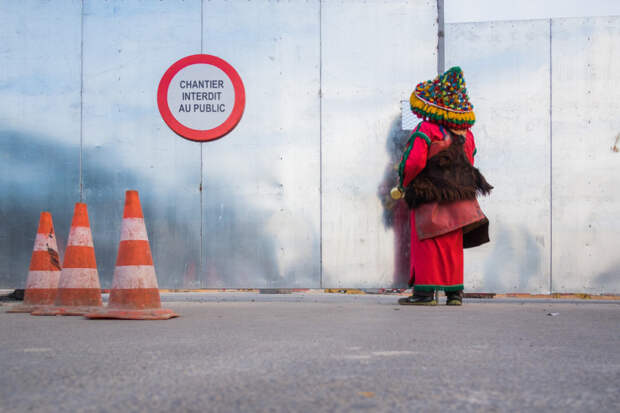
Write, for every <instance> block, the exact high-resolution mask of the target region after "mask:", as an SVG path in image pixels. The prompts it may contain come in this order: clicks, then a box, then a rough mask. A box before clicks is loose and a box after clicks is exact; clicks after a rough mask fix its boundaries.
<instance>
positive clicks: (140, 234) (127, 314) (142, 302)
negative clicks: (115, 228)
mask: <svg viewBox="0 0 620 413" xmlns="http://www.w3.org/2000/svg"><path fill="white" fill-rule="evenodd" d="M86 317H88V318H119V319H125V320H167V319H169V318H173V317H178V315H177V314H175V313H174V312H173V311H172V310H168V309H164V308H161V301H160V298H159V287H158V285H157V276H156V275H155V267H154V266H153V257H152V256H151V247H150V246H149V239H148V236H147V234H146V226H145V225H144V215H142V208H141V207H140V199H139V198H138V192H137V191H127V192H126V193H125V211H124V213H123V223H122V224H121V241H120V244H119V247H118V257H117V259H116V268H115V269H114V281H113V282H112V290H111V291H110V301H109V303H108V308H107V309H106V310H103V311H96V312H93V313H89V314H86Z"/></svg>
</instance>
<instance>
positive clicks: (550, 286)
mask: <svg viewBox="0 0 620 413" xmlns="http://www.w3.org/2000/svg"><path fill="white" fill-rule="evenodd" d="M549 294H553V19H549Z"/></svg>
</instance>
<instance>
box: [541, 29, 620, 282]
mask: <svg viewBox="0 0 620 413" xmlns="http://www.w3.org/2000/svg"><path fill="white" fill-rule="evenodd" d="M552 27H553V33H552V34H553V46H552V47H553V290H554V291H557V292H588V293H616V294H617V293H620V254H619V253H618V251H619V250H618V241H619V240H620V235H619V234H620V214H619V212H620V192H619V189H620V152H619V150H620V116H618V109H619V108H620V103H619V100H620V71H619V70H618V64H619V62H620V18H618V17H599V18H587V19H555V20H553V26H552Z"/></svg>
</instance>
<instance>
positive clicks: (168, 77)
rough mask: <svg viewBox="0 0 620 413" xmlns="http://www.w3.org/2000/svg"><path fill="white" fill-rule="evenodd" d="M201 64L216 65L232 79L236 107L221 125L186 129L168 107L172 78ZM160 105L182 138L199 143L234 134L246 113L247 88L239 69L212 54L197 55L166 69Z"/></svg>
mask: <svg viewBox="0 0 620 413" xmlns="http://www.w3.org/2000/svg"><path fill="white" fill-rule="evenodd" d="M200 63H204V64H209V65H213V66H215V67H217V68H219V69H221V70H222V71H223V72H224V73H226V76H228V78H229V79H230V80H231V82H232V84H233V88H234V90H235V104H234V106H233V110H232V112H231V113H230V115H229V116H228V118H226V120H225V121H224V122H223V123H222V124H220V125H219V126H217V127H215V128H213V129H207V130H201V129H192V128H188V127H187V126H184V125H183V124H181V122H179V121H178V120H177V119H176V118H175V117H174V115H173V114H172V112H171V111H170V107H168V89H169V87H170V82H171V81H172V78H174V76H175V75H176V74H177V73H178V72H179V71H180V70H181V69H184V68H186V67H187V66H191V65H194V64H200ZM157 106H158V108H159V113H160V114H161V116H162V118H163V119H164V122H166V124H167V125H168V126H169V127H170V129H172V130H173V131H174V132H176V133H177V134H178V135H180V136H181V137H183V138H186V139H189V140H192V141H197V142H207V141H212V140H215V139H219V138H222V137H224V136H225V135H226V134H228V133H229V132H230V131H232V130H233V129H234V128H235V126H237V123H239V121H240V120H241V116H242V115H243V110H244V109H245V88H244V86H243V82H242V81H241V77H240V76H239V74H238V73H237V71H236V70H235V68H233V67H232V66H231V65H230V64H229V63H228V62H226V61H225V60H224V59H220V58H219V57H217V56H212V55H208V54H195V55H191V56H186V57H184V58H182V59H180V60H178V61H176V62H175V63H174V64H173V65H172V66H170V68H169V69H168V70H166V73H164V76H163V77H162V78H161V81H160V82H159V88H158V89H157Z"/></svg>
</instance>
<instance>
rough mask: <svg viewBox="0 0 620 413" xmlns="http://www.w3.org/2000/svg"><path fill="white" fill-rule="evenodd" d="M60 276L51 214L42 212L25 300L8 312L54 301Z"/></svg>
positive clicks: (29, 310)
mask: <svg viewBox="0 0 620 413" xmlns="http://www.w3.org/2000/svg"><path fill="white" fill-rule="evenodd" d="M59 279H60V257H59V256H58V246H57V245H56V234H55V233H54V224H53V222H52V214H50V213H49V212H41V218H39V229H38V230H37V236H36V238H35V239H34V248H33V249H32V258H31V259H30V270H29V271H28V278H27V280H26V292H25V294H24V303H23V305H19V306H15V307H13V308H11V309H10V310H9V311H7V313H29V312H31V311H34V310H37V309H39V308H41V307H42V306H48V305H52V304H54V300H55V299H56V291H57V290H58V280H59Z"/></svg>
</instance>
